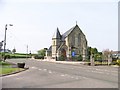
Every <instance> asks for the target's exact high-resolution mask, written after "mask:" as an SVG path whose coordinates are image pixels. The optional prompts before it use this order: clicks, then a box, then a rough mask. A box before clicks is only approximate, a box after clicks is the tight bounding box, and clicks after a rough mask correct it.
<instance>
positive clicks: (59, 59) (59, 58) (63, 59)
mask: <svg viewBox="0 0 120 90" xmlns="http://www.w3.org/2000/svg"><path fill="white" fill-rule="evenodd" d="M65 59H66V57H65V56H63V55H61V56H60V57H58V61H65Z"/></svg>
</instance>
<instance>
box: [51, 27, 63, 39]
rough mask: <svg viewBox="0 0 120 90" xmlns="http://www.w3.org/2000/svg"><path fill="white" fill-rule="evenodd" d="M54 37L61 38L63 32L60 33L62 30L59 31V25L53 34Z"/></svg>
mask: <svg viewBox="0 0 120 90" xmlns="http://www.w3.org/2000/svg"><path fill="white" fill-rule="evenodd" d="M52 38H61V34H60V32H59V29H58V27H57V29H56V31H55V33H54V35H53V37H52Z"/></svg>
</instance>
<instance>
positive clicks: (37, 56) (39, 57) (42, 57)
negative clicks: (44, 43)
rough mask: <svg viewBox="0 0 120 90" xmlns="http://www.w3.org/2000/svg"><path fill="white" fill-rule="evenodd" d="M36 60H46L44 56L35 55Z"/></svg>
mask: <svg viewBox="0 0 120 90" xmlns="http://www.w3.org/2000/svg"><path fill="white" fill-rule="evenodd" d="M34 58H35V59H44V56H40V55H35V56H34Z"/></svg>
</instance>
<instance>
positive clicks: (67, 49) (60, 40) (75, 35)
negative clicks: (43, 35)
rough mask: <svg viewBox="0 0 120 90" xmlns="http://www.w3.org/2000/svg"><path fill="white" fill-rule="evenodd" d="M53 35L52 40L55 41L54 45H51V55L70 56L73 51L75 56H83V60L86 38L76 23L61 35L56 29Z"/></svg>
mask: <svg viewBox="0 0 120 90" xmlns="http://www.w3.org/2000/svg"><path fill="white" fill-rule="evenodd" d="M54 36H55V38H54V39H52V40H53V41H56V45H52V57H54V58H55V57H60V56H61V55H63V56H64V57H66V58H71V57H72V53H73V52H74V53H75V56H79V55H82V56H83V57H84V58H83V60H85V57H86V50H87V40H86V38H85V35H84V34H83V32H82V31H81V29H80V28H79V26H78V25H76V26H74V27H72V28H71V29H70V30H68V31H66V32H65V33H64V34H62V35H60V32H59V31H58V29H57V33H56V34H55V35H54Z"/></svg>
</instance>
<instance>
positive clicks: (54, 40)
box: [52, 28, 61, 58]
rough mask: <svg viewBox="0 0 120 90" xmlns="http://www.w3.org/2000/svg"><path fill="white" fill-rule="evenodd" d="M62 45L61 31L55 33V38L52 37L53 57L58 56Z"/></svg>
mask: <svg viewBox="0 0 120 90" xmlns="http://www.w3.org/2000/svg"><path fill="white" fill-rule="evenodd" d="M60 44H61V34H60V32H59V29H58V28H57V30H56V31H55V33H54V35H53V37H52V57H53V58H56V56H57V50H58V48H59V46H60Z"/></svg>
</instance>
